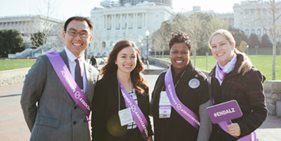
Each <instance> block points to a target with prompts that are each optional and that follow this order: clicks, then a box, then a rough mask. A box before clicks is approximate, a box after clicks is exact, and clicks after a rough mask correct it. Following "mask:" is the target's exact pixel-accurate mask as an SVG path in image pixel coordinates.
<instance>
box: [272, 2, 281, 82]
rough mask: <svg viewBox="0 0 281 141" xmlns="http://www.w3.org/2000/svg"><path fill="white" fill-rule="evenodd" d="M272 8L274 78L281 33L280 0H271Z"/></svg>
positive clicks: (273, 78)
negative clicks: (280, 20) (277, 47)
mask: <svg viewBox="0 0 281 141" xmlns="http://www.w3.org/2000/svg"><path fill="white" fill-rule="evenodd" d="M269 5H270V10H271V14H272V27H271V30H270V35H271V40H272V45H273V46H272V80H275V77H276V74H275V73H276V68H275V66H276V46H277V36H278V35H279V34H280V27H277V26H276V22H277V20H278V19H279V18H280V16H281V14H280V11H278V10H279V9H280V8H278V7H280V5H281V3H280V1H279V2H277V3H276V1H275V0H269Z"/></svg>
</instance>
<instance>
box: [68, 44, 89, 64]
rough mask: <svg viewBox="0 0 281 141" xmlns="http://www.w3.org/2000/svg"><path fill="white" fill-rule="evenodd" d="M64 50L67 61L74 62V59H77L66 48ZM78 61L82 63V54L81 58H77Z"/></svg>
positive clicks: (83, 59)
mask: <svg viewBox="0 0 281 141" xmlns="http://www.w3.org/2000/svg"><path fill="white" fill-rule="evenodd" d="M64 50H65V52H66V56H67V58H68V60H69V61H71V62H74V61H75V59H77V57H76V56H75V55H74V54H73V53H72V52H71V51H70V50H69V49H68V48H67V47H64ZM78 60H79V62H84V61H85V58H84V54H82V55H81V57H80V58H78Z"/></svg>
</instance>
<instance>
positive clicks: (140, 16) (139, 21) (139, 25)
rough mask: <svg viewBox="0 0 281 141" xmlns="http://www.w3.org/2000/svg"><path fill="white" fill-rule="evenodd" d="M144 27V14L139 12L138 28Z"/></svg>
mask: <svg viewBox="0 0 281 141" xmlns="http://www.w3.org/2000/svg"><path fill="white" fill-rule="evenodd" d="M142 27H143V14H142V13H138V14H137V28H138V29H142Z"/></svg>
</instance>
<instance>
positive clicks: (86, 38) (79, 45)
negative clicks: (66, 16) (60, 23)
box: [63, 20, 92, 57]
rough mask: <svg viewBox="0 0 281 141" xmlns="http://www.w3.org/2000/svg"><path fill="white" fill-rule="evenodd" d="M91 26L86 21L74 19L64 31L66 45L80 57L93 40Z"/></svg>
mask: <svg viewBox="0 0 281 141" xmlns="http://www.w3.org/2000/svg"><path fill="white" fill-rule="evenodd" d="M90 31H91V30H90V27H89V25H88V24H87V22H86V21H78V20H72V21H70V23H69V24H68V25H67V28H66V31H65V32H64V33H63V38H64V42H65V44H66V47H67V48H68V49H69V50H70V51H71V52H72V53H73V54H74V55H75V56H76V57H80V56H81V54H82V53H83V52H84V50H85V49H86V48H87V47H88V46H89V44H90V42H91V41H92V35H91V32H90Z"/></svg>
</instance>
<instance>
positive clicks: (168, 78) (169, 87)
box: [165, 67, 200, 128]
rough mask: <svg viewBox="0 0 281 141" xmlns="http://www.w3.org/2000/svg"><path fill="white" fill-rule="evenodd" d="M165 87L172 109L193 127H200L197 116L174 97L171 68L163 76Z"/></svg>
mask: <svg viewBox="0 0 281 141" xmlns="http://www.w3.org/2000/svg"><path fill="white" fill-rule="evenodd" d="M165 87H166V91H167V96H168V98H169V100H170V102H171V105H172V107H173V108H174V109H175V110H176V111H177V113H178V114H180V115H181V116H182V117H183V118H184V119H185V120H186V121H187V122H189V123H190V124H191V125H192V126H193V127H195V128H198V127H199V126H200V122H199V120H198V116H197V115H196V114H195V113H194V112H193V111H191V110H190V109H189V108H188V107H186V106H185V105H184V104H183V103H181V101H180V100H179V99H178V97H177V95H176V90H175V86H174V82H173V78H172V71H171V67H170V68H169V69H168V70H167V72H166V75H165Z"/></svg>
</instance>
